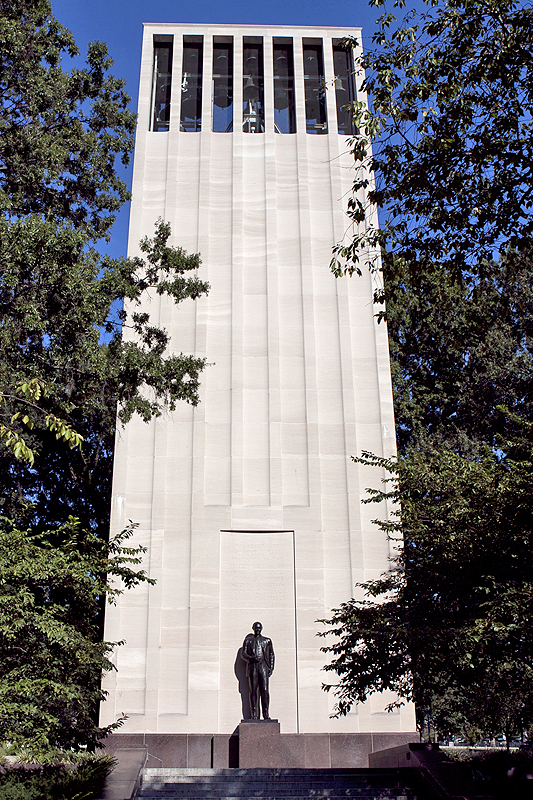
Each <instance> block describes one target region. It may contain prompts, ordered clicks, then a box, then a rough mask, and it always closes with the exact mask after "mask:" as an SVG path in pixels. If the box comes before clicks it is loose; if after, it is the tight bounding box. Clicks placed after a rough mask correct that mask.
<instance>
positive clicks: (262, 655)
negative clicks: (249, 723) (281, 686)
mask: <svg viewBox="0 0 533 800" xmlns="http://www.w3.org/2000/svg"><path fill="white" fill-rule="evenodd" d="M252 630H253V633H249V634H248V636H247V637H246V638H245V640H244V642H243V645H242V653H241V656H242V658H243V660H244V661H246V677H247V678H248V685H249V687H250V710H251V712H252V719H260V716H261V715H260V713H259V698H261V708H262V710H263V719H270V717H269V715H268V705H269V701H270V696H269V693H268V679H269V678H270V676H271V675H272V673H273V671H274V648H273V646H272V640H271V639H269V638H268V637H267V636H261V631H262V630H263V626H262V625H261V623H260V622H254V624H253V625H252Z"/></svg>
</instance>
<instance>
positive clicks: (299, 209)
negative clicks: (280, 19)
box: [102, 24, 415, 733]
mask: <svg viewBox="0 0 533 800" xmlns="http://www.w3.org/2000/svg"><path fill="white" fill-rule="evenodd" d="M359 33H360V32H359V29H354V28H349V29H330V28H294V27H255V26H237V25H227V26H208V25H178V24H176V25H174V24H166V25H160V24H157V25H156V24H149V25H146V26H145V27H144V44H143V56H142V68H141V81H140V91H139V120H138V130H137V143H136V150H135V167H134V178H133V201H132V210H131V222H130V240H129V252H130V254H131V255H136V254H137V253H138V242H139V240H140V239H141V237H142V236H145V235H152V233H153V230H154V224H155V222H156V220H157V219H158V218H159V217H162V218H163V219H164V220H166V221H168V222H170V224H171V227H172V242H171V243H172V244H176V245H178V244H179V245H181V246H182V247H184V248H185V249H186V250H188V251H189V252H200V254H201V258H202V262H203V264H202V267H201V277H202V279H206V280H208V281H209V282H210V284H211V287H212V288H211V292H210V294H209V296H208V297H206V298H201V299H199V300H198V301H196V302H195V303H192V302H190V301H188V302H187V303H183V304H182V305H181V306H180V307H175V306H173V305H172V303H171V302H169V301H167V299H166V298H160V297H158V296H154V297H151V298H148V297H147V298H146V302H145V308H146V309H147V310H149V311H150V313H151V314H152V315H153V318H154V319H155V320H156V321H157V322H158V323H160V324H163V325H164V326H165V327H166V328H167V329H168V330H169V331H170V332H171V348H172V350H174V351H176V352H186V353H194V354H195V355H198V356H206V357H207V360H208V362H209V364H210V366H208V367H207V368H206V370H205V372H204V374H203V377H202V391H201V403H200V405H199V406H198V407H197V408H196V409H193V408H191V407H189V406H187V405H185V404H182V405H181V406H180V407H179V408H178V410H177V411H176V412H174V413H167V414H165V415H164V416H162V417H160V418H159V419H157V420H155V421H154V422H152V423H151V424H149V425H146V424H144V423H143V422H141V421H140V420H133V421H132V422H131V423H130V424H129V425H127V427H126V428H125V430H122V431H119V433H118V443H117V451H116V457H115V475H114V494H113V512H112V532H117V531H119V530H121V529H122V528H123V527H124V526H125V525H126V524H127V522H128V520H130V519H131V520H133V521H135V522H137V523H139V528H138V531H137V534H136V538H137V541H138V542H140V543H142V544H144V545H145V546H146V547H147V548H148V553H147V556H146V560H145V568H146V569H147V570H148V572H149V574H150V576H151V577H153V578H155V579H156V581H157V583H156V585H155V586H153V587H148V586H141V587H138V588H136V589H134V590H132V591H129V592H126V593H125V594H124V595H123V596H122V597H121V599H120V601H119V603H118V605H117V606H116V607H111V608H110V609H109V610H108V613H107V620H106V632H105V636H106V639H108V640H122V639H123V640H125V642H126V644H125V645H124V646H122V647H120V648H118V649H117V651H116V655H115V658H116V665H117V672H116V673H113V674H110V675H109V676H108V677H107V678H106V683H105V688H106V689H107V690H108V691H109V697H108V700H107V701H106V703H105V704H104V706H103V712H102V723H103V724H109V723H110V722H113V721H114V720H115V719H116V718H117V717H118V716H120V714H121V713H125V714H127V715H128V720H127V722H126V723H125V725H124V727H123V728H122V729H121V731H123V732H126V733H128V732H129V733H138V732H145V733H217V732H218V733H227V732H230V731H232V730H233V729H234V728H235V726H236V725H237V724H238V723H239V721H240V719H241V718H242V716H243V707H242V703H241V694H240V693H239V688H240V689H241V691H243V680H242V674H241V672H240V670H241V666H242V665H241V662H240V660H239V657H238V651H239V647H240V646H241V645H242V641H243V639H244V636H245V635H246V634H247V633H248V632H250V628H251V625H252V623H253V622H254V621H255V620H260V621H261V622H262V623H263V632H264V634H265V635H267V636H269V637H271V638H272V640H273V643H274V648H275V651H276V669H275V672H274V675H273V676H272V679H271V716H273V717H276V718H278V719H279V720H280V723H281V728H282V732H285V733H295V732H300V733H312V732H328V731H335V732H348V731H350V732H369V731H383V732H386V731H390V732H401V731H413V730H414V729H415V725H414V717H413V711H412V709H411V708H409V707H407V708H405V709H403V710H402V711H401V712H400V711H398V712H394V713H386V712H385V711H384V708H385V706H386V705H387V704H388V703H389V702H390V699H391V698H390V697H381V696H376V697H374V698H372V699H371V700H370V701H368V702H367V703H366V704H364V705H360V706H358V707H357V708H356V709H355V710H354V711H353V712H352V713H350V714H349V715H348V716H347V717H346V718H344V719H340V720H332V719H330V718H329V715H330V713H331V708H332V705H333V698H332V697H331V696H329V695H327V694H325V693H324V692H323V691H322V689H321V682H322V681H323V680H324V679H325V678H326V675H325V674H324V673H322V672H321V668H322V666H323V664H324V662H325V660H326V658H325V656H324V654H323V653H321V652H320V645H321V643H322V641H321V640H320V639H318V638H317V636H316V633H317V630H319V627H320V626H319V625H317V624H316V620H317V619H318V618H322V617H325V616H327V615H328V614H329V613H330V610H331V609H332V608H333V607H335V606H337V605H338V604H340V603H341V602H343V601H344V600H347V599H349V598H350V597H351V596H352V595H353V592H354V585H355V583H356V582H358V581H363V580H368V579H370V578H375V577H377V576H378V575H379V574H380V573H381V572H382V571H383V570H384V569H386V568H387V565H388V556H389V543H388V541H387V539H386V537H385V535H384V534H382V533H380V532H379V530H378V529H377V528H376V526H375V525H373V524H372V522H371V520H372V519H373V518H375V517H376V516H379V515H380V514H381V515H386V514H387V509H386V508H377V507H375V506H372V507H368V506H365V505H361V498H362V497H364V495H365V489H366V488H367V487H368V486H379V485H380V481H381V478H382V477H383V476H382V475H380V474H379V473H373V472H372V471H369V470H365V469H364V468H362V467H361V466H359V465H356V464H354V463H352V462H351V461H350V455H352V454H358V453H361V451H362V450H370V451H372V452H374V453H376V454H379V455H385V456H389V455H391V454H392V453H393V452H394V449H395V438H394V420H393V407H392V394H391V382H390V371H389V357H388V348H387V336H386V329H385V326H384V325H382V324H381V325H378V324H377V323H376V320H375V316H374V315H375V309H374V308H373V304H372V296H373V286H372V278H371V276H370V275H369V274H368V273H367V272H365V273H364V274H363V276H362V277H359V278H356V277H354V278H352V279H351V280H350V279H344V280H335V279H334V278H333V277H332V275H331V273H330V272H329V269H328V265H329V261H330V259H331V249H332V246H333V245H334V244H335V242H337V241H338V240H339V239H341V238H342V237H343V235H344V234H345V233H347V235H350V230H348V231H346V229H347V218H346V216H345V214H344V209H345V207H346V203H347V199H348V196H349V193H350V190H351V185H352V182H353V178H354V174H353V159H352V158H351V157H350V155H349V152H348V150H347V141H348V138H349V136H350V135H351V134H352V129H351V122H350V119H349V117H348V116H347V115H346V113H345V112H344V111H343V109H342V106H343V105H344V104H345V103H347V102H349V101H350V100H351V99H353V98H354V97H355V96H356V92H357V91H358V89H357V86H356V84H357V83H358V84H359V85H360V83H361V76H354V75H353V65H352V62H351V58H352V56H351V53H347V52H346V51H345V50H342V48H340V47H339V45H338V43H339V40H340V39H342V38H343V37H345V36H355V38H356V39H358V38H359ZM358 97H359V99H360V98H361V94H360V92H359V95H358ZM239 677H240V683H239ZM327 677H328V678H329V677H330V676H327Z"/></svg>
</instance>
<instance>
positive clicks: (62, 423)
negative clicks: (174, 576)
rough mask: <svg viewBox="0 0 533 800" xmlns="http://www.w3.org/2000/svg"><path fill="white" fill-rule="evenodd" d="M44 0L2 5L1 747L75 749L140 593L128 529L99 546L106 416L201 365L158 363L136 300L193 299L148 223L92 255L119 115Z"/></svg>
mask: <svg viewBox="0 0 533 800" xmlns="http://www.w3.org/2000/svg"><path fill="white" fill-rule="evenodd" d="M77 52H78V51H77V48H76V45H75V43H74V40H73V38H72V35H71V34H70V32H69V31H67V30H66V29H65V28H63V27H62V26H61V25H60V24H59V23H58V22H57V20H56V19H55V18H54V17H53V16H52V13H51V6H50V2H49V0H36V2H30V0H0V254H1V264H2V266H1V269H0V304H1V308H2V319H1V322H0V476H1V495H0V510H1V512H2V515H3V516H2V517H1V518H0V649H1V652H0V661H1V667H2V669H1V670H0V741H2V740H5V739H8V740H10V741H12V742H15V743H17V744H18V745H20V746H21V747H22V746H24V745H28V744H31V745H32V746H33V747H37V748H41V749H46V748H48V747H52V746H54V747H63V748H71V747H72V748H77V747H80V746H84V745H91V746H92V745H93V744H94V743H95V742H96V741H97V740H98V738H99V737H100V736H102V735H105V733H106V732H107V731H103V730H100V729H99V728H98V726H97V724H96V722H95V719H96V715H97V711H98V703H99V701H100V699H101V698H102V692H101V688H100V680H101V675H102V671H105V670H107V669H110V667H111V664H110V661H109V659H108V656H109V653H110V650H111V649H112V647H113V646H114V643H108V642H102V641H101V629H102V617H103V603H104V600H105V595H106V594H107V596H108V598H109V597H111V598H112V597H113V595H114V594H115V593H116V588H114V587H115V584H114V583H113V588H110V585H108V582H107V577H106V576H108V575H109V576H110V578H111V579H112V578H113V576H115V578H117V579H120V581H121V582H122V583H121V584H120V585H122V586H124V587H125V588H128V587H130V586H134V585H136V584H137V583H138V582H139V581H144V580H146V576H145V575H144V573H143V572H142V571H139V570H138V569H136V568H135V565H137V564H138V563H139V558H140V554H141V551H140V550H139V549H133V550H132V549H130V548H127V547H125V545H124V539H125V538H126V537H127V535H129V533H130V531H128V532H126V533H124V534H122V535H121V536H119V537H118V538H115V539H113V540H111V541H110V542H108V541H107V539H108V531H109V513H110V491H111V472H112V460H113V448H114V440H115V430H116V423H117V416H118V419H119V421H120V423H125V422H127V421H128V420H129V419H131V417H132V416H133V414H138V415H140V417H141V418H142V419H143V420H149V419H151V418H153V417H154V416H156V415H158V414H160V413H161V412H162V410H163V409H170V410H172V409H174V408H175V406H176V403H177V402H178V401H181V400H185V401H186V402H189V403H191V404H192V405H196V404H197V403H198V388H199V376H200V373H201V371H202V369H203V367H204V365H205V360H204V359H202V358H196V357H194V356H192V355H187V354H183V353H179V352H175V351H173V350H172V349H171V348H170V346H169V336H168V333H167V331H166V330H165V329H164V328H163V327H162V326H161V325H160V324H159V323H158V322H154V320H153V319H152V318H151V317H150V314H149V313H145V312H144V311H141V310H140V307H139V303H140V298H141V296H142V295H143V293H144V294H146V293H151V294H152V295H156V296H160V297H161V299H162V302H163V303H164V302H167V303H168V304H169V305H170V306H172V305H173V304H174V303H179V302H181V301H182V300H186V299H192V300H194V299H196V298H198V297H200V296H201V295H203V294H205V293H206V292H207V290H208V288H209V287H208V284H207V283H206V282H205V281H202V280H201V279H200V278H199V277H198V274H197V273H198V269H199V267H200V259H199V257H198V255H188V254H186V253H185V252H184V251H183V250H182V249H181V248H179V247H172V246H170V244H169V240H170V236H171V232H170V228H169V226H168V225H167V224H166V223H164V222H163V221H162V220H159V222H158V223H157V226H156V229H155V232H154V236H153V237H152V238H145V239H143V241H142V242H141V243H140V250H139V253H140V255H139V256H138V257H134V258H119V259H110V258H107V257H102V256H101V255H100V254H99V253H98V252H97V251H96V249H95V248H94V242H95V241H96V240H98V239H99V238H102V237H107V236H108V235H109V231H110V227H111V225H112V223H113V220H114V214H115V212H116V211H117V209H118V208H119V207H120V206H121V205H122V203H123V202H124V201H125V200H126V199H128V197H129V194H128V192H127V189H126V186H125V184H124V183H123V181H122V180H121V179H120V178H119V177H118V175H117V173H116V171H115V166H116V161H117V160H118V159H120V160H122V162H123V163H126V162H127V161H128V159H129V156H130V153H131V150H132V147H133V132H134V125H135V117H134V115H132V114H131V112H130V111H129V110H128V109H127V103H128V102H129V98H128V97H127V95H126V94H125V92H124V84H123V81H121V80H117V79H116V78H114V77H113V76H111V75H109V72H108V71H109V68H110V66H111V63H112V62H111V60H110V59H109V58H108V57H107V50H106V47H105V45H103V44H101V43H98V42H96V43H92V44H91V45H89V50H88V54H87V62H86V67H85V68H84V69H72V70H70V71H67V70H65V69H64V66H63V59H64V58H65V57H67V58H68V57H70V56H73V55H75V54H77Z"/></svg>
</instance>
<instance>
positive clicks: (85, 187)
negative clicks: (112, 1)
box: [0, 0, 135, 236]
mask: <svg viewBox="0 0 533 800" xmlns="http://www.w3.org/2000/svg"><path fill="white" fill-rule="evenodd" d="M63 53H66V54H67V55H68V56H74V55H77V54H78V48H77V47H76V44H75V42H74V39H73V37H72V34H71V33H70V31H68V30H67V29H66V28H64V27H63V26H62V25H60V24H59V23H58V21H57V20H56V19H55V18H54V17H53V16H52V15H51V11H50V3H49V1H48V0H35V1H34V2H28V0H2V2H0V211H3V212H4V213H5V214H7V215H9V217H13V216H26V215H28V214H38V215H40V216H43V217H44V218H46V219H64V220H67V219H68V220H69V221H71V222H72V223H73V224H74V225H75V226H76V227H83V228H84V229H85V230H87V231H89V232H90V233H91V234H93V235H96V236H101V235H102V234H105V233H106V232H107V231H108V230H109V228H110V226H111V225H112V224H113V221H114V212H115V211H117V210H118V209H119V208H120V206H121V205H122V204H123V203H124V201H125V200H126V199H127V198H128V192H127V188H126V185H125V184H124V182H123V181H122V180H120V178H119V177H118V176H117V174H116V171H115V158H116V157H117V156H118V155H121V156H122V161H123V162H124V163H127V161H128V159H129V153H130V152H131V150H132V148H133V134H134V130H135V116H134V115H133V114H132V113H131V112H130V111H129V110H128V108H127V104H128V101H129V97H128V96H127V95H126V93H125V92H124V81H122V80H117V79H116V78H113V77H112V76H109V75H108V74H107V71H108V69H109V67H110V66H111V64H112V61H111V59H109V58H108V56H107V48H106V46H105V45H104V44H102V43H101V42H93V43H91V44H90V45H89V50H88V54H87V66H86V68H84V69H74V70H72V71H71V72H70V73H67V72H65V71H64V70H63V69H62V66H61V58H62V55H63Z"/></svg>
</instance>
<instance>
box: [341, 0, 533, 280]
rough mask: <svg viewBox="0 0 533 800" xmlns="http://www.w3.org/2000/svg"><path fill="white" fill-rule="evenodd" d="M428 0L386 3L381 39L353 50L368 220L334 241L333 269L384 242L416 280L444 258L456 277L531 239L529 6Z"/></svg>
mask: <svg viewBox="0 0 533 800" xmlns="http://www.w3.org/2000/svg"><path fill="white" fill-rule="evenodd" d="M372 4H373V5H376V6H381V5H384V0H374V2H373V3H372ZM394 5H395V6H399V7H402V6H403V5H404V3H403V2H401V1H400V2H396V3H395V4H394ZM426 5H427V11H426V12H425V13H422V14H417V12H416V11H412V12H410V13H409V14H408V15H407V16H406V17H405V19H404V20H403V21H402V22H401V23H400V24H399V25H395V22H396V18H395V17H394V16H393V15H392V14H390V13H384V14H383V15H382V17H381V18H380V20H379V23H380V28H379V30H378V32H377V33H376V34H375V36H374V42H375V43H376V44H377V47H376V48H375V49H374V50H371V51H370V52H368V53H367V54H366V55H364V56H362V57H361V59H360V65H361V66H362V67H363V68H365V69H366V70H367V79H366V89H367V91H368V92H369V94H370V96H371V98H372V104H373V110H372V111H371V112H370V113H369V112H368V111H367V109H366V106H365V105H364V104H363V103H359V104H356V109H355V110H356V118H357V122H358V126H359V134H358V135H357V136H356V137H355V139H354V141H353V152H354V157H355V160H356V164H357V165H358V166H359V174H358V178H357V180H356V182H355V184H354V195H353V198H352V201H351V203H350V209H349V214H350V216H351V217H352V219H353V221H354V222H355V223H356V226H360V223H362V222H365V223H366V224H365V225H362V226H361V227H357V233H356V235H355V236H354V238H353V239H352V240H351V241H350V242H349V243H347V244H345V245H344V244H339V246H338V248H337V249H336V257H335V258H334V260H333V262H332V266H333V269H334V271H335V272H336V274H342V272H343V271H344V270H346V271H348V272H352V271H353V270H358V269H360V268H359V266H358V264H359V262H360V261H361V259H364V260H369V261H370V263H371V265H372V266H373V267H375V268H379V263H378V261H377V260H376V258H377V257H376V250H375V245H376V244H379V245H380V246H381V250H382V253H383V257H384V259H385V260H387V259H390V258H392V257H394V258H395V259H397V260H399V261H400V262H402V268H403V266H404V265H405V268H406V269H408V270H409V272H410V276H411V280H412V281H413V282H414V281H415V280H416V276H417V275H425V274H427V273H431V272H432V271H433V270H434V269H435V268H438V267H439V266H441V267H443V268H444V269H445V270H446V271H447V272H448V273H449V274H450V275H453V276H454V277H455V278H456V279H457V280H458V281H462V280H464V279H465V275H469V276H471V275H477V274H480V273H481V274H482V272H483V263H484V262H485V261H487V260H488V259H491V258H493V257H494V256H495V255H496V254H497V253H498V252H500V253H505V252H506V251H507V250H508V249H509V248H513V249H514V248H517V249H518V250H519V251H520V250H521V249H522V248H523V247H524V245H525V244H527V243H528V242H529V239H530V234H531V225H532V220H531V213H532V202H531V193H532V188H533V176H532V173H531V168H530V162H531V152H532V148H533V138H532V136H533V128H532V125H531V118H532V111H533V105H532V104H533V10H532V9H531V8H530V7H529V6H524V5H523V4H521V3H518V2H515V0H451V1H449V2H441V1H440V0H436V2H433V0H427V2H426ZM376 137H379V139H378V141H377V143H376V146H375V150H374V153H373V154H372V152H371V149H370V143H371V139H372V138H376ZM367 187H369V188H370V193H369V195H368V206H367V205H365V200H364V199H363V195H362V194H361V190H362V189H366V188H367ZM376 206H377V207H379V208H380V209H381V210H382V216H383V217H384V221H385V222H384V224H383V225H382V227H381V230H379V229H378V228H377V226H376V225H375V224H374V221H373V220H374V216H373V208H375V207H376ZM368 248H370V250H369V249H368Z"/></svg>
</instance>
